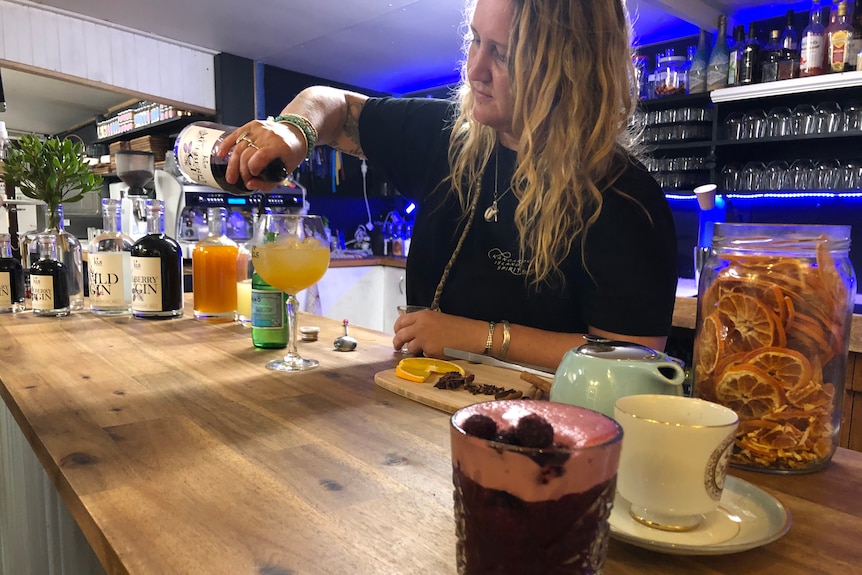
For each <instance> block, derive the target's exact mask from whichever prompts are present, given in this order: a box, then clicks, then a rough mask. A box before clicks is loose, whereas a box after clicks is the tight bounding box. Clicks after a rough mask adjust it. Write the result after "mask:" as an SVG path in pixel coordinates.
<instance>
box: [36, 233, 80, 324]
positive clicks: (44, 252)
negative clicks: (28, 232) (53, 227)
mask: <svg viewBox="0 0 862 575" xmlns="http://www.w3.org/2000/svg"><path fill="white" fill-rule="evenodd" d="M36 243H37V244H38V246H39V259H38V260H36V261H35V262H33V263H32V264H31V265H30V297H31V300H32V302H33V315H41V316H55V317H62V316H66V315H69V312H70V311H71V310H72V308H71V306H70V302H69V284H68V277H67V274H68V272H67V268H66V266H65V265H64V264H63V263H62V262H60V261H59V260H58V259H57V237H56V236H55V235H53V234H39V235H38V236H36Z"/></svg>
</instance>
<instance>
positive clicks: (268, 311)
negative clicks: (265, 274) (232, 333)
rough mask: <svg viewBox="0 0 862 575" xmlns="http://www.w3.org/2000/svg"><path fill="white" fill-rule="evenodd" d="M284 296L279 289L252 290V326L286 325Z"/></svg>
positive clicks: (267, 327) (274, 327)
mask: <svg viewBox="0 0 862 575" xmlns="http://www.w3.org/2000/svg"><path fill="white" fill-rule="evenodd" d="M284 313H285V311H284V296H283V295H282V293H281V292H280V291H277V290H259V289H252V290H251V327H252V328H256V329H282V328H283V327H284Z"/></svg>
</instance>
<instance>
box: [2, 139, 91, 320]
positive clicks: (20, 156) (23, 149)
mask: <svg viewBox="0 0 862 575" xmlns="http://www.w3.org/2000/svg"><path fill="white" fill-rule="evenodd" d="M4 169H5V179H6V185H7V186H15V188H17V189H19V190H21V192H22V193H23V194H24V195H25V196H27V197H28V198H31V199H34V200H39V201H42V202H44V203H45V206H44V210H45V229H44V230H42V231H41V232H37V231H36V230H33V231H31V232H27V233H24V234H21V238H20V244H19V245H20V248H21V263H22V264H24V266H25V267H26V268H28V269H29V267H30V264H31V263H32V262H31V259H33V258H36V257H38V249H37V245H36V239H37V235H38V234H53V235H55V236H56V237H57V244H56V245H57V257H58V259H59V260H60V261H61V262H63V264H64V265H65V266H66V270H67V272H66V279H67V287H68V290H69V300H70V305H71V307H72V309H73V310H78V309H82V308H83V307H84V277H83V257H82V248H81V243H80V242H79V241H78V239H77V238H76V237H75V236H74V235H72V234H70V233H69V232H67V231H65V230H64V229H63V204H68V203H72V202H79V201H81V199H82V198H83V197H84V194H88V193H91V192H96V191H99V190H101V188H102V176H100V175H97V174H94V173H93V172H92V171H91V170H90V166H89V162H88V161H87V159H86V156H85V154H84V146H83V143H81V142H74V141H72V140H70V139H68V138H66V139H60V138H47V139H41V138H38V137H36V136H33V135H25V136H22V137H21V138H19V139H18V141H17V143H16V144H15V145H13V146H10V147H9V150H8V152H7V154H6V160H5V162H4Z"/></svg>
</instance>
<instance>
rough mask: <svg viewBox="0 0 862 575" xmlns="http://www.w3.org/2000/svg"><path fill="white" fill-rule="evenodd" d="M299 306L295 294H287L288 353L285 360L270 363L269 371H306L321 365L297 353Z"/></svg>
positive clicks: (268, 365)
mask: <svg viewBox="0 0 862 575" xmlns="http://www.w3.org/2000/svg"><path fill="white" fill-rule="evenodd" d="M298 305H299V300H297V299H296V296H295V295H293V294H287V301H286V303H285V308H286V311H287V329H288V331H289V333H290V335H289V337H288V341H287V353H286V354H285V356H284V359H277V360H273V361H270V362H269V363H268V364H267V367H268V368H269V369H273V370H276V371H304V370H306V369H313V368H315V367H317V366H318V365H320V362H319V361H317V360H316V359H305V358H303V357H302V356H300V355H299V353H298V352H297V351H296V341H297V340H296V337H297V335H296V334H297V331H298V329H297V321H296V308H297V306H298Z"/></svg>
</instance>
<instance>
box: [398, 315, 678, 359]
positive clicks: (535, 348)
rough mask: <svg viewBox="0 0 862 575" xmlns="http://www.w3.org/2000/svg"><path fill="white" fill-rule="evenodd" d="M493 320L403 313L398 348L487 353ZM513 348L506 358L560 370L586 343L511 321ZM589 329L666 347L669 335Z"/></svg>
mask: <svg viewBox="0 0 862 575" xmlns="http://www.w3.org/2000/svg"><path fill="white" fill-rule="evenodd" d="M489 327H490V326H489V323H488V322H485V321H480V320H475V319H468V318H464V317H460V316H455V315H449V314H445V313H440V312H435V311H430V310H428V311H420V312H415V313H410V314H405V315H402V316H400V317H399V318H398V319H397V320H396V322H395V337H394V338H393V339H392V344H393V346H394V347H395V349H401V348H402V346H404V345H406V346H407V349H408V351H409V352H410V353H413V354H419V353H423V354H425V355H426V356H428V357H438V358H442V357H444V354H443V349H444V348H447V347H449V348H453V349H460V350H463V351H469V352H473V353H484V351H485V344H486V343H487V339H488V332H489ZM509 331H510V342H509V350H508V353H507V354H506V357H505V359H506V360H508V361H513V362H516V363H525V364H530V365H537V366H541V367H544V368H548V369H551V370H556V369H557V366H558V365H559V364H560V361H562V359H563V356H564V355H565V353H566V352H567V351H569V350H570V349H572V348H574V347H578V346H579V345H581V344H583V343H584V335H583V334H580V333H558V332H552V331H545V330H542V329H537V328H533V327H528V326H525V325H510V326H509ZM589 333H591V334H593V335H598V336H602V337H606V338H608V339H613V340H617V341H629V342H633V343H638V344H641V345H645V346H647V347H650V348H652V349H655V350H657V351H663V350H664V346H665V343H666V341H667V338H666V337H660V336H656V337H649V336H633V335H625V334H618V333H611V332H608V331H605V330H600V329H596V328H592V327H591V328H589ZM492 342H493V343H492V346H491V349H492V355H497V356H499V353H500V349H501V348H502V345H503V326H502V325H501V324H500V323H499V322H498V323H496V324H495V326H494V331H493V335H492Z"/></svg>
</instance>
